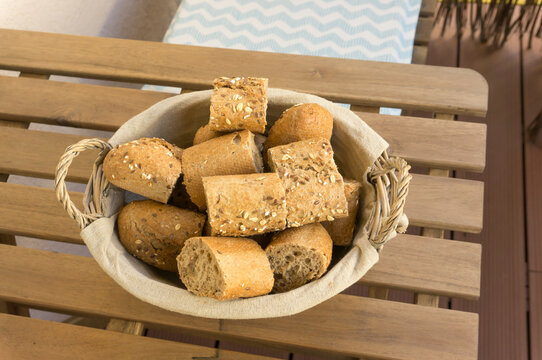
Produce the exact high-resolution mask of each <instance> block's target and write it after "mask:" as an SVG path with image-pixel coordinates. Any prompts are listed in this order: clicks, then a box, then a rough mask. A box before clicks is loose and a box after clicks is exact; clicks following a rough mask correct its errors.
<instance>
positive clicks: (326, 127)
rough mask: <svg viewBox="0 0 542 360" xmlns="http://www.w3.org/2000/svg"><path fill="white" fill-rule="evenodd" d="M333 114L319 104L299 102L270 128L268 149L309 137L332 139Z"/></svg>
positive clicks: (266, 146)
mask: <svg viewBox="0 0 542 360" xmlns="http://www.w3.org/2000/svg"><path fill="white" fill-rule="evenodd" d="M332 132H333V115H331V113H330V112H329V111H327V110H326V109H325V108H324V107H322V106H320V105H318V104H310V103H309V104H298V105H294V106H292V107H291V108H289V109H287V110H285V111H284V112H283V113H282V115H281V116H280V118H279V119H278V120H277V121H276V122H275V123H274V124H273V126H272V127H271V129H269V135H268V138H267V142H266V145H265V148H266V149H270V148H272V147H275V146H279V145H285V144H289V143H292V142H296V141H301V140H308V139H326V140H331V133H332Z"/></svg>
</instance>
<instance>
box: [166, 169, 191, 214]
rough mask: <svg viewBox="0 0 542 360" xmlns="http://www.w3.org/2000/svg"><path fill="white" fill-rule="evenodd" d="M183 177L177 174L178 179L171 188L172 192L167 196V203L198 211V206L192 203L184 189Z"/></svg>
mask: <svg viewBox="0 0 542 360" xmlns="http://www.w3.org/2000/svg"><path fill="white" fill-rule="evenodd" d="M183 178H184V176H183V175H181V176H179V179H178V180H177V183H176V184H175V187H174V188H173V192H172V193H171V196H170V197H169V200H168V204H169V205H173V206H176V207H179V208H181V209H187V210H194V211H198V207H197V206H196V204H194V203H193V202H192V200H190V195H188V192H187V191H186V186H184V184H183Z"/></svg>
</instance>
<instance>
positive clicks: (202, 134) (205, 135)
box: [193, 124, 226, 145]
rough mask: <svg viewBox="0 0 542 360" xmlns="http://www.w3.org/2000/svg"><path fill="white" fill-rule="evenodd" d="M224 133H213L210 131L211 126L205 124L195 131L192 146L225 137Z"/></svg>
mask: <svg viewBox="0 0 542 360" xmlns="http://www.w3.org/2000/svg"><path fill="white" fill-rule="evenodd" d="M225 134H226V133H224V132H222V131H214V130H211V125H209V124H206V125H203V126H202V127H200V128H199V129H198V131H196V135H194V142H193V144H194V145H198V144H201V143H203V142H206V141H207V140H211V139H214V138H217V137H220V136H222V135H225Z"/></svg>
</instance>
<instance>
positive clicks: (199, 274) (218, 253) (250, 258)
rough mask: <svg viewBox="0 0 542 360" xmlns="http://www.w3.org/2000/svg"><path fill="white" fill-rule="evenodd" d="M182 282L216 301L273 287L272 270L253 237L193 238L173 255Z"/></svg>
mask: <svg viewBox="0 0 542 360" xmlns="http://www.w3.org/2000/svg"><path fill="white" fill-rule="evenodd" d="M177 264H178V267H179V274H180V277H181V280H182V282H183V283H184V285H185V286H186V288H187V289H188V291H190V292H191V293H193V294H196V295H199V296H205V297H210V298H214V299H217V300H232V299H237V298H245V297H253V296H258V295H265V294H267V293H269V292H270V291H271V289H272V288H273V272H272V271H271V267H270V266H269V261H268V260H267V256H266V255H265V252H264V251H263V250H262V248H261V247H260V245H258V244H257V243H256V242H255V241H254V240H251V239H246V238H231V237H193V238H191V239H189V240H188V241H186V243H185V246H184V248H183V250H182V251H181V253H180V254H179V256H178V257H177Z"/></svg>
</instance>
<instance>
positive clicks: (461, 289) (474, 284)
mask: <svg viewBox="0 0 542 360" xmlns="http://www.w3.org/2000/svg"><path fill="white" fill-rule="evenodd" d="M70 194H71V196H72V200H73V201H74V202H75V203H76V204H80V203H81V201H82V194H81V193H70ZM0 198H2V199H4V201H2V202H0V231H2V232H8V233H12V234H17V235H27V236H32V237H37V238H43V239H49V240H59V241H66V242H72V243H78V244H82V243H83V242H82V240H81V238H80V237H79V229H78V227H77V226H76V225H75V222H74V221H73V220H71V219H70V218H69V217H68V215H67V214H66V213H65V211H64V209H63V208H62V207H61V205H60V204H59V203H58V201H57V200H56V196H55V194H54V191H53V190H52V189H45V188H39V187H31V186H24V185H17V184H0ZM456 264H460V265H461V267H460V268H457V266H456ZM479 268H480V248H479V246H476V245H471V244H469V243H460V242H450V241H435V239H430V238H421V237H419V236H413V235H399V236H398V237H397V238H396V239H394V240H392V241H391V242H390V243H389V244H388V245H386V247H385V249H384V251H383V255H382V257H381V260H380V261H379V262H378V263H377V264H376V265H375V266H374V267H373V268H372V269H371V270H370V271H369V273H367V274H366V275H365V276H364V277H363V278H362V279H361V282H362V283H364V284H369V285H372V286H383V285H385V286H389V287H393V288H398V289H405V290H408V289H410V290H415V291H424V292H429V293H435V294H442V295H453V296H460V297H465V298H468V299H475V298H477V297H478V294H479V291H480V289H479V286H478V282H479V279H478V277H477V276H476V273H477V272H478V271H479Z"/></svg>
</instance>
